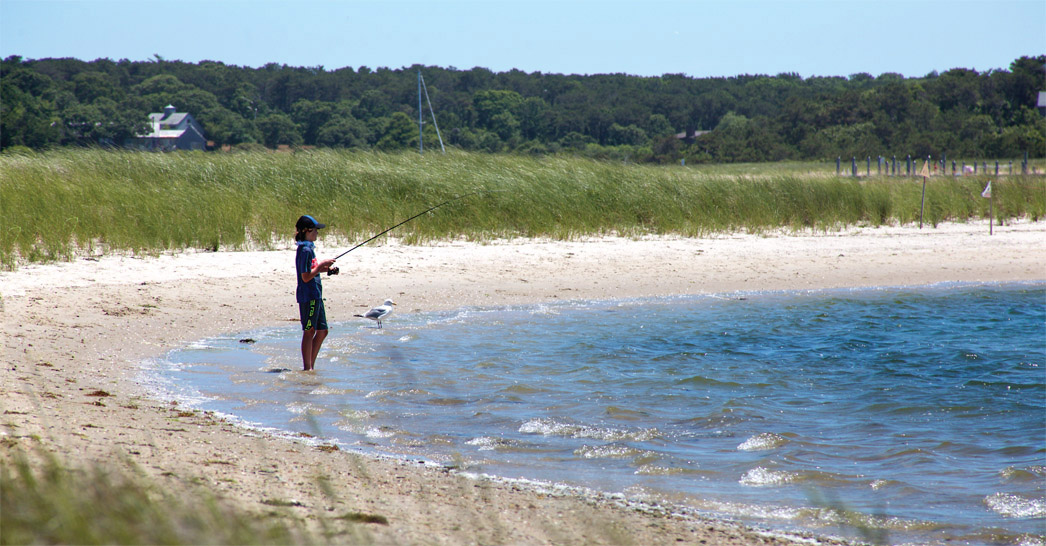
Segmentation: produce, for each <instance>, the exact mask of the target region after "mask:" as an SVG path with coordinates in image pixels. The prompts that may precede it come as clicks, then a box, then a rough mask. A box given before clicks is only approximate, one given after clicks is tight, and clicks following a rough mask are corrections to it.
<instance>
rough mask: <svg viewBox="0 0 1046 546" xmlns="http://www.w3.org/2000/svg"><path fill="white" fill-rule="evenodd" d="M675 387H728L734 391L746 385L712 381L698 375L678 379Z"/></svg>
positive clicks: (709, 378)
mask: <svg viewBox="0 0 1046 546" xmlns="http://www.w3.org/2000/svg"><path fill="white" fill-rule="evenodd" d="M676 385H698V386H702V387H728V388H731V389H736V388H740V387H744V386H746V385H744V384H742V383H737V382H735V381H719V380H716V379H712V378H711V377H704V376H700V375H695V376H693V377H688V378H686V379H679V380H677V381H676Z"/></svg>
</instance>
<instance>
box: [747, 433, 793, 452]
mask: <svg viewBox="0 0 1046 546" xmlns="http://www.w3.org/2000/svg"><path fill="white" fill-rule="evenodd" d="M787 443H788V438H785V437H784V436H781V435H780V434H774V433H773V432H764V433H762V434H756V435H755V436H752V437H751V438H749V439H747V440H745V441H744V442H741V445H739V446H737V449H738V450H740V451H768V450H771V449H777V448H779V447H781V446H783V445H785V444H787Z"/></svg>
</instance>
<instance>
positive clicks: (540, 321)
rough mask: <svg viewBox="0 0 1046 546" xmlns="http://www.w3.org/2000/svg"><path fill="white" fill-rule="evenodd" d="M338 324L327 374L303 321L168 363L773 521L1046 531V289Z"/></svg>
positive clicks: (324, 415) (408, 435)
mask: <svg viewBox="0 0 1046 546" xmlns="http://www.w3.org/2000/svg"><path fill="white" fill-rule="evenodd" d="M331 332H332V333H331V336H330V337H328V339H327V342H326V344H325V345H324V350H323V352H322V353H321V357H320V359H319V362H318V363H317V369H318V372H317V373H315V374H305V373H302V372H299V371H297V370H298V369H300V366H301V363H300V356H299V347H298V345H299V342H300V330H299V329H298V328H297V327H294V326H288V327H280V328H271V329H264V330H256V331H252V332H245V333H243V334H241V335H238V336H229V337H219V338H213V339H207V340H203V341H201V342H198V343H195V344H193V345H192V346H189V347H187V348H183V349H178V350H175V351H172V352H171V353H170V354H168V355H167V357H166V358H165V359H164V360H163V361H161V362H158V363H155V365H153V366H150V370H149V371H148V373H149V374H150V380H152V381H154V384H156V385H157V389H158V390H160V391H163V394H165V395H167V396H173V397H177V398H180V399H181V400H183V401H184V402H186V403H190V404H192V405H194V406H195V407H198V408H200V409H204V410H213V411H217V412H221V413H224V414H228V415H232V416H236V417H237V418H239V419H242V420H243V421H244V422H246V423H249V424H252V425H254V426H259V427H268V428H273V429H277V430H282V431H287V432H289V433H292V434H293V433H307V434H309V435H313V436H316V437H319V438H322V439H323V441H327V442H336V443H338V444H339V445H340V446H341V447H342V448H344V449H356V450H360V451H363V452H367V453H376V454H388V455H394V456H402V457H410V458H422V459H425V460H428V461H438V462H444V463H446V464H454V465H457V466H458V467H459V468H461V469H462V470H464V471H468V472H476V473H486V474H491V475H496V476H503V477H509V478H527V479H529V480H543V481H552V482H561V483H566V484H570V485H576V486H581V487H586V488H592V489H597V490H602V491H607V492H612V493H624V494H626V495H629V496H632V497H636V498H642V499H653V500H660V501H667V502H672V503H679V504H683V505H688V506H690V507H693V508H694V509H696V510H697V511H699V512H702V513H710V514H715V515H720V516H725V517H729V518H732V519H739V520H742V521H746V522H749V523H755V524H758V525H762V526H767V527H771V528H779V529H806V530H812V531H814V532H816V533H820V534H829V535H834V536H843V537H856V538H862V539H865V540H873V541H881V542H889V543H905V542H911V543H920V544H944V543H945V542H949V541H952V543H955V542H959V543H969V544H1042V543H1044V542H1046V539H1044V538H1043V537H1044V536H1046V284H1042V283H1034V284H1027V283H1021V284H1006V285H996V284H992V285H955V284H949V285H939V286H934V287H925V288H881V289H861V290H831V291H815V292H768V293H736V294H725V295H714V296H688V297H676V298H659V299H642V300H627V301H609V302H568V303H562V304H542V305H533V306H518V307H505V308H489V309H477V308H463V309H458V310H454V311H448V312H438V313H414V314H411V313H407V314H400V315H394V316H393V317H392V318H391V319H389V320H387V321H386V327H385V328H384V329H380V330H379V329H376V328H373V327H372V323H371V322H370V321H366V324H362V323H357V322H342V323H337V324H333V325H332V330H331ZM245 337H250V338H253V339H255V340H257V342H256V343H253V344H244V343H240V341H239V340H240V339H241V338H245Z"/></svg>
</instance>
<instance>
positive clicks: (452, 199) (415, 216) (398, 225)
mask: <svg viewBox="0 0 1046 546" xmlns="http://www.w3.org/2000/svg"><path fill="white" fill-rule="evenodd" d="M494 191H499V190H478V191H474V192H471V193H466V194H465V195H459V196H457V197H454V198H451V199H447V200H446V201H444V202H442V203H440V204H438V205H436V206H434V207H429V208H427V209H425V210H423V211H421V212H419V213H417V214H415V215H414V216H411V217H410V218H407V219H406V220H404V221H402V222H400V223H398V224H396V225H394V226H392V227H390V228H389V229H386V230H385V231H382V232H381V233H379V234H377V235H375V236H373V237H371V238H370V239H367V240H366V241H363V242H362V243H360V244H358V245H356V246H354V247H352V248H350V249H348V250H346V251H345V252H342V253H341V254H338V255H337V256H336V257H335V258H334V259H335V260H337V259H338V258H341V257H342V256H344V255H346V254H348V253H349V252H352V251H353V250H356V249H357V248H359V247H361V246H363V245H365V244H367V243H369V242H371V241H373V240H374V239H377V238H378V237H381V236H382V235H385V234H386V233H388V232H390V231H392V230H394V229H396V228H398V227H400V226H402V225H403V224H406V223H407V222H410V221H411V220H413V219H415V218H417V217H419V216H424V215H426V214H428V213H430V212H432V211H434V210H436V209H438V208H440V207H442V206H443V205H447V204H449V203H453V202H454V201H458V200H459V199H464V198H466V197H469V196H472V195H476V194H477V193H489V192H494ZM328 274H330V275H337V273H336V272H335V273H328Z"/></svg>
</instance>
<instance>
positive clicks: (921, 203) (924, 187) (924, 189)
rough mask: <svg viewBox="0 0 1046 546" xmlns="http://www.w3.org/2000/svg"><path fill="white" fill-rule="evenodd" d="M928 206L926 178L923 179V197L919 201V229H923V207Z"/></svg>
mask: <svg viewBox="0 0 1046 546" xmlns="http://www.w3.org/2000/svg"><path fill="white" fill-rule="evenodd" d="M924 205H926V177H925V176H924V177H923V196H922V199H921V200H920V201H919V229H922V228H923V206H924Z"/></svg>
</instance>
